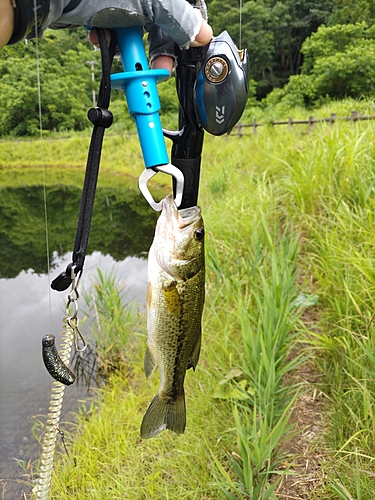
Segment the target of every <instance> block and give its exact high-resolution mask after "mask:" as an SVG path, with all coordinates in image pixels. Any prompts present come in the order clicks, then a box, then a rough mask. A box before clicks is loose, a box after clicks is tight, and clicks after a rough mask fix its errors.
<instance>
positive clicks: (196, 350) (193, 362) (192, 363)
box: [187, 332, 202, 371]
mask: <svg viewBox="0 0 375 500" xmlns="http://www.w3.org/2000/svg"><path fill="white" fill-rule="evenodd" d="M201 340H202V332H200V334H199V336H198V338H197V341H196V342H195V345H194V347H193V350H192V352H191V354H190V358H189V363H188V365H187V370H188V369H189V368H193V370H194V371H195V368H196V367H197V364H198V361H199V355H200V352H201Z"/></svg>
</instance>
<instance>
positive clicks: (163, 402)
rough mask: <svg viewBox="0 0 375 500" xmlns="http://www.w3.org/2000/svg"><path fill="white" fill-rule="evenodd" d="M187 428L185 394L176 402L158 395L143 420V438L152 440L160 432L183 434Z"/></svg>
mask: <svg viewBox="0 0 375 500" xmlns="http://www.w3.org/2000/svg"><path fill="white" fill-rule="evenodd" d="M185 426H186V406H185V393H184V392H183V393H182V394H181V395H180V396H179V397H178V398H177V399H176V400H175V401H171V400H170V399H167V398H163V397H160V396H159V394H156V396H155V397H154V399H153V400H152V401H151V404H150V406H149V407H148V410H147V411H146V413H145V416H144V417H143V420H142V425H141V437H142V438H144V439H148V438H152V437H155V436H157V435H158V434H160V432H162V431H165V430H166V429H169V430H170V431H173V432H176V433H177V434H182V433H183V432H184V431H185Z"/></svg>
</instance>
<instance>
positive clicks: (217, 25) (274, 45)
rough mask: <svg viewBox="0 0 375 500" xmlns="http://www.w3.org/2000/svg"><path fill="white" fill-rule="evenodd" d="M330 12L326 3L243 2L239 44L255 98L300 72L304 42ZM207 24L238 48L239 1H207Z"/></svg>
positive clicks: (317, 0)
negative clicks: (253, 83)
mask: <svg viewBox="0 0 375 500" xmlns="http://www.w3.org/2000/svg"><path fill="white" fill-rule="evenodd" d="M331 12H332V2H329V1H328V0H307V1H302V0H287V1H285V2H282V3H281V2H279V1H276V0H260V1H254V0H243V2H242V16H241V17H242V27H241V30H242V36H241V38H242V45H243V46H244V47H247V48H248V52H249V60H250V76H251V78H253V79H254V80H255V81H256V82H257V97H258V98H262V97H264V96H265V95H266V94H267V93H269V92H270V91H271V90H272V89H274V88H276V87H280V86H282V85H284V84H285V83H286V82H287V81H288V78H289V76H290V75H295V74H298V73H299V72H300V68H301V65H302V62H303V59H302V54H301V47H302V43H303V41H304V40H305V39H306V38H307V37H308V36H309V35H311V33H313V32H314V31H316V30H317V28H318V27H319V26H320V25H321V24H322V23H324V22H325V21H326V19H327V18H328V16H329V15H330V13H331ZM209 14H210V22H211V24H212V25H213V27H214V32H215V33H216V34H218V33H219V32H221V31H222V30H224V29H227V30H228V32H229V33H230V35H231V36H232V37H233V39H234V40H235V42H236V43H237V44H238V45H239V38H240V2H239V0H230V1H229V2H227V3H226V5H225V9H223V2H222V0H212V1H211V2H209Z"/></svg>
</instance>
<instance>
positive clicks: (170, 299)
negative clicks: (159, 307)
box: [163, 281, 182, 317]
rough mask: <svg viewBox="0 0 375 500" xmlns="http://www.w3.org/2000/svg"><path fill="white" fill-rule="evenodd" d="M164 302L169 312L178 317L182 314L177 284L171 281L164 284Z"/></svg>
mask: <svg viewBox="0 0 375 500" xmlns="http://www.w3.org/2000/svg"><path fill="white" fill-rule="evenodd" d="M163 292H164V300H165V305H166V306H167V309H168V311H169V312H170V313H171V314H173V315H174V316H176V317H179V316H180V314H181V308H182V306H181V297H180V294H179V292H178V290H177V282H176V281H170V282H168V283H165V284H163Z"/></svg>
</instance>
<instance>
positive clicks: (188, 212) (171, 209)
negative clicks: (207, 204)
mask: <svg viewBox="0 0 375 500" xmlns="http://www.w3.org/2000/svg"><path fill="white" fill-rule="evenodd" d="M163 212H164V213H165V216H166V218H167V220H172V221H173V220H175V221H177V224H178V227H179V228H180V229H183V228H185V227H188V226H190V225H191V224H193V223H194V222H195V221H196V220H198V219H199V217H200V216H201V208H200V207H198V206H195V207H189V208H182V209H181V210H178V208H177V205H176V203H175V201H174V199H173V196H172V195H168V196H167V197H166V198H165V199H164V201H163Z"/></svg>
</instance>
